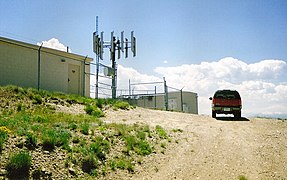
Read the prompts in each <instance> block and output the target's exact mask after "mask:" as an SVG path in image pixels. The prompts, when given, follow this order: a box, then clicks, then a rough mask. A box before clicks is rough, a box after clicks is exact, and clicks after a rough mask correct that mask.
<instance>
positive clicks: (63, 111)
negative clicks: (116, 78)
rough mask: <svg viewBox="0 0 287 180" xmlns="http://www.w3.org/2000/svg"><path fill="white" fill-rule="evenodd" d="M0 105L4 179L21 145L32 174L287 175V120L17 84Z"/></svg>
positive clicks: (2, 92)
mask: <svg viewBox="0 0 287 180" xmlns="http://www.w3.org/2000/svg"><path fill="white" fill-rule="evenodd" d="M0 108H1V109H0V145H1V146H0V155H1V156H0V158H1V159H0V160H1V161H0V179H4V178H5V177H7V176H8V175H9V173H8V171H7V168H8V167H7V164H8V163H9V162H11V157H12V156H13V155H14V154H15V153H18V152H22V151H25V152H28V154H30V156H31V165H30V166H29V174H28V177H29V178H30V179H31V178H35V179H40V178H41V179H95V178H96V179H162V180H166V179H246V178H247V179H286V177H287V167H286V162H287V121H286V120H273V119H260V118H254V119H246V118H243V119H241V120H239V121H234V120H233V119H232V118H226V117H225V118H219V119H214V118H211V117H209V116H202V115H192V114H184V113H178V112H166V111H158V110H148V109H143V108H139V107H137V108H130V107H128V106H126V104H125V103H122V104H121V103H119V104H116V103H115V102H109V103H108V102H106V101H105V100H98V101H96V100H92V99H88V98H83V97H76V96H72V95H65V94H61V93H60V94H58V93H49V92H44V91H43V92H42V91H40V92H39V91H36V90H33V89H23V88H19V87H5V88H0ZM121 108H122V109H125V110H121ZM102 111H103V112H102ZM103 115H104V117H100V116H103ZM1 143H2V144H1ZM47 145H49V146H47ZM18 173H19V174H21V173H22V172H21V171H19V169H18ZM12 177H13V176H12Z"/></svg>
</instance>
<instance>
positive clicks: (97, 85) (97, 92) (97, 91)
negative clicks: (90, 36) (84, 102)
mask: <svg viewBox="0 0 287 180" xmlns="http://www.w3.org/2000/svg"><path fill="white" fill-rule="evenodd" d="M98 28H99V27H98V16H96V36H98V34H99V31H98ZM99 59H100V55H99V53H98V54H97V53H96V61H97V62H96V89H95V98H96V99H98V98H99V63H100V61H99Z"/></svg>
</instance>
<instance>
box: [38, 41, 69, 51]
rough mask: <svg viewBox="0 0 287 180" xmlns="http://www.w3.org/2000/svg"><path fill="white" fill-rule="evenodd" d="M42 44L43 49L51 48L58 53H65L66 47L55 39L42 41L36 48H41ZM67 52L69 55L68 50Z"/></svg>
mask: <svg viewBox="0 0 287 180" xmlns="http://www.w3.org/2000/svg"><path fill="white" fill-rule="evenodd" d="M42 43H43V47H48V48H52V49H57V50H60V51H65V52H67V46H65V45H64V44H62V43H60V41H59V40H58V39H56V38H52V39H50V40H48V41H42V42H41V43H37V45H38V46H41V44H42ZM69 52H70V53H71V52H72V51H71V49H69Z"/></svg>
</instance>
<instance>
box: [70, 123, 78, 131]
mask: <svg viewBox="0 0 287 180" xmlns="http://www.w3.org/2000/svg"><path fill="white" fill-rule="evenodd" d="M77 127H78V126H77V124H76V123H70V124H69V129H71V130H75V129H77Z"/></svg>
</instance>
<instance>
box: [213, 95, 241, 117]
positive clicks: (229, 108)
mask: <svg viewBox="0 0 287 180" xmlns="http://www.w3.org/2000/svg"><path fill="white" fill-rule="evenodd" d="M209 99H210V100H212V117H213V118H216V114H233V115H234V118H238V119H240V118H241V108H242V104H241V97H240V95H239V93H238V92H237V91H235V90H218V91H216V92H215V93H214V96H213V98H212V97H210V98H209Z"/></svg>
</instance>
